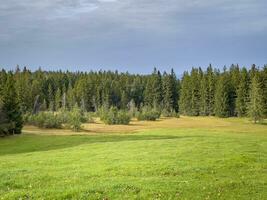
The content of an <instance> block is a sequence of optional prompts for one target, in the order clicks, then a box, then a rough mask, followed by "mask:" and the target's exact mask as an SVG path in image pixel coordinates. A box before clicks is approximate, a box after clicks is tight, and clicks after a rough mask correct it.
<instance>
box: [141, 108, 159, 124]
mask: <svg viewBox="0 0 267 200" xmlns="http://www.w3.org/2000/svg"><path fill="white" fill-rule="evenodd" d="M160 115H161V113H160V111H158V110H157V109H155V108H152V107H149V106H144V107H143V108H142V110H141V111H140V112H139V113H138V114H137V119H138V120H139V121H144V120H147V121H156V120H157V119H159V118H160Z"/></svg>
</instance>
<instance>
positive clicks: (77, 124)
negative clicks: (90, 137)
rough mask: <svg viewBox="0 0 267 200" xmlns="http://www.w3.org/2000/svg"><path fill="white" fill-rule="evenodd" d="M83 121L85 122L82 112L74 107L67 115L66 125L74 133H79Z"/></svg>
mask: <svg viewBox="0 0 267 200" xmlns="http://www.w3.org/2000/svg"><path fill="white" fill-rule="evenodd" d="M83 121H85V120H84V116H83V115H82V111H81V109H80V108H79V107H78V106H77V105H75V106H74V108H73V109H72V111H71V112H70V114H69V121H68V124H69V125H70V127H71V128H72V129H73V130H74V131H79V130H80V129H81V125H82V122H83Z"/></svg>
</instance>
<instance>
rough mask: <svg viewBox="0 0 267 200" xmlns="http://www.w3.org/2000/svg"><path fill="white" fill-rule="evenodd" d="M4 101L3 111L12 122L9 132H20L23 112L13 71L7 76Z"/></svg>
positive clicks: (10, 122) (8, 120)
mask: <svg viewBox="0 0 267 200" xmlns="http://www.w3.org/2000/svg"><path fill="white" fill-rule="evenodd" d="M2 101H3V105H2V111H3V113H4V114H5V116H6V118H7V123H8V124H10V126H9V128H8V133H9V134H20V133H21V130H22V126H23V121H22V114H21V111H20V106H19V102H18V97H17V93H16V90H15V84H14V77H13V75H12V74H11V73H10V74H8V76H7V80H6V83H5V87H4V89H3V97H2Z"/></svg>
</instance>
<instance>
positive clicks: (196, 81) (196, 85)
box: [190, 68, 200, 116]
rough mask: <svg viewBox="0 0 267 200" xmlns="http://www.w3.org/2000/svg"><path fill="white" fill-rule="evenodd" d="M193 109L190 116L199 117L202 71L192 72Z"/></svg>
mask: <svg viewBox="0 0 267 200" xmlns="http://www.w3.org/2000/svg"><path fill="white" fill-rule="evenodd" d="M190 83H191V85H190V87H191V108H190V115H192V116H198V115H199V112H200V71H199V69H196V68H193V69H192V71H191V82H190Z"/></svg>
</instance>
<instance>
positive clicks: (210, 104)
mask: <svg viewBox="0 0 267 200" xmlns="http://www.w3.org/2000/svg"><path fill="white" fill-rule="evenodd" d="M215 85H216V77H215V74H214V71H213V68H212V66H211V64H210V65H209V67H208V68H207V90H208V93H207V106H206V107H207V112H208V115H211V116H212V115H214V114H215V112H214V103H215Z"/></svg>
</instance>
